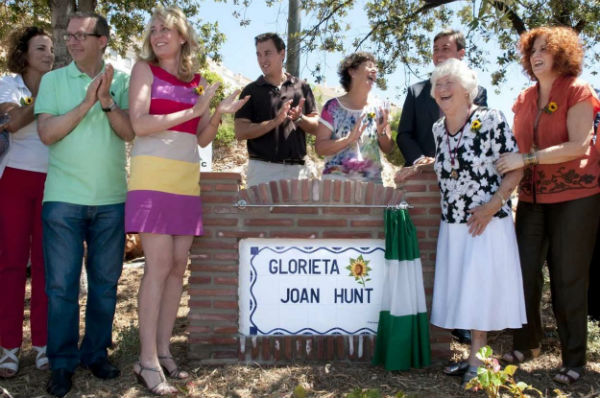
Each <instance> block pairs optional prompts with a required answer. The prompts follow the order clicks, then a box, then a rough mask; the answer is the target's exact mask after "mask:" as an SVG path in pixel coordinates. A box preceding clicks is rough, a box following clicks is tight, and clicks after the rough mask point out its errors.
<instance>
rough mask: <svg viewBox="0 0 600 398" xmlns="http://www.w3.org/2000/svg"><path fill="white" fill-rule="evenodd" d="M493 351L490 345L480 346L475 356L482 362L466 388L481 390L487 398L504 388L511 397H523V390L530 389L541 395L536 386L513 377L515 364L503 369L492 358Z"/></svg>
mask: <svg viewBox="0 0 600 398" xmlns="http://www.w3.org/2000/svg"><path fill="white" fill-rule="evenodd" d="M492 354H493V351H492V349H491V347H490V346H485V347H481V349H480V350H479V351H478V352H477V354H476V356H477V359H479V360H480V361H481V362H483V364H482V365H481V366H480V367H479V368H478V369H477V377H475V378H473V379H472V380H471V381H469V382H468V383H467V385H466V386H465V389H467V390H475V391H478V390H483V391H484V392H485V394H486V395H487V396H488V397H489V398H497V397H500V390H501V389H504V390H506V392H508V394H509V395H510V396H512V397H518V398H525V391H531V392H535V393H537V394H539V396H540V397H543V394H542V392H541V391H540V390H538V389H537V388H535V387H533V386H531V385H529V384H527V383H525V382H522V381H519V382H517V381H516V380H515V378H514V375H515V372H516V371H517V366H515V365H508V366H506V367H505V368H504V369H502V367H501V366H500V364H499V363H498V360H497V359H496V358H492Z"/></svg>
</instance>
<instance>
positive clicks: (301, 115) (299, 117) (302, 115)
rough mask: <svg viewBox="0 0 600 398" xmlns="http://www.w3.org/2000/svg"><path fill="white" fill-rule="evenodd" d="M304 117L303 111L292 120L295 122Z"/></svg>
mask: <svg viewBox="0 0 600 398" xmlns="http://www.w3.org/2000/svg"><path fill="white" fill-rule="evenodd" d="M302 119H304V113H301V114H300V116H298V117H297V118H296V119H294V120H292V121H293V122H294V123H297V122H298V121H300V120H302Z"/></svg>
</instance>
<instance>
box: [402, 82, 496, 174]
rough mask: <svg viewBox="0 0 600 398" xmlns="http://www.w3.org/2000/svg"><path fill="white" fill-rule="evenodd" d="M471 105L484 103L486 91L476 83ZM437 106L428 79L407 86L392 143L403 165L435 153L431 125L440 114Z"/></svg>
mask: <svg viewBox="0 0 600 398" xmlns="http://www.w3.org/2000/svg"><path fill="white" fill-rule="evenodd" d="M474 102H475V104H477V105H481V106H487V91H486V90H485V88H483V87H481V86H479V92H478V93H477V97H476V98H475V101H474ZM441 116H443V115H442V114H441V111H440V108H439V107H438V106H437V104H436V103H435V100H434V99H433V97H432V96H431V81H430V80H429V79H427V80H423V81H422V82H419V83H416V84H413V85H412V86H410V87H409V88H408V93H407V94H406V100H405V101H404V106H403V107H402V116H401V117H400V124H399V125H398V136H397V137H396V143H397V144H398V148H400V151H401V152H402V155H404V159H405V160H406V163H405V166H412V164H413V162H414V161H415V160H417V159H418V158H419V157H421V156H423V155H425V156H430V157H433V156H434V155H435V142H434V141H433V133H432V132H431V128H432V127H433V124H434V123H435V122H436V121H437V120H438V119H439V118H440V117H441Z"/></svg>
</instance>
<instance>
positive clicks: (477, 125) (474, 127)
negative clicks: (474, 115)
mask: <svg viewBox="0 0 600 398" xmlns="http://www.w3.org/2000/svg"><path fill="white" fill-rule="evenodd" d="M480 128H481V121H480V120H479V119H475V120H473V122H472V123H471V131H473V132H475V133H476V132H478V131H479V129H480Z"/></svg>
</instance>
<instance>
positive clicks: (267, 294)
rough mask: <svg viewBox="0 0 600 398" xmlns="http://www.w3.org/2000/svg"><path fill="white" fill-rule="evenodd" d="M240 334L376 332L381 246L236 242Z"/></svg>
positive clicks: (357, 242)
mask: <svg viewBox="0 0 600 398" xmlns="http://www.w3.org/2000/svg"><path fill="white" fill-rule="evenodd" d="M239 253H240V274H239V275H240V277H239V299H240V302H239V308H240V322H239V325H240V333H241V334H243V335H330V334H344V335H355V334H376V332H377V322H378V320H379V311H380V309H381V297H382V291H381V290H382V286H383V275H384V272H383V271H384V268H383V267H384V266H385V257H384V253H385V242H384V241H383V240H376V239H338V240H334V239H321V240H314V239H310V240H309V239H255V238H252V239H242V240H241V241H240V243H239Z"/></svg>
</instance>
